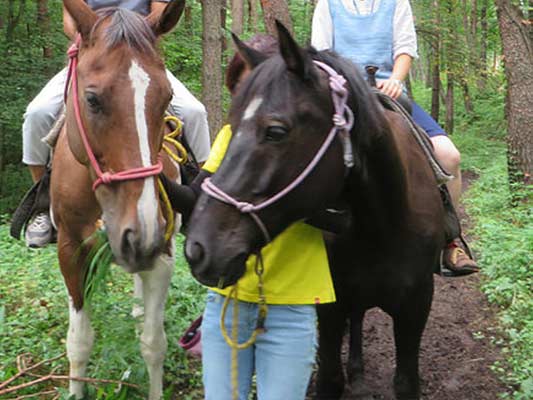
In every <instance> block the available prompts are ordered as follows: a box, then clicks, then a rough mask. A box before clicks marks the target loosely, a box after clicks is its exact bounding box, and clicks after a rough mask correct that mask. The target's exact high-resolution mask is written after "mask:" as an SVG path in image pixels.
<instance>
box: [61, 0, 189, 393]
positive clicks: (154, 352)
mask: <svg viewBox="0 0 533 400" xmlns="http://www.w3.org/2000/svg"><path fill="white" fill-rule="evenodd" d="M64 5H65V7H66V9H67V10H68V11H69V13H70V14H71V15H72V16H73V18H74V20H75V22H76V25H77V29H78V31H79V33H80V36H81V41H80V43H79V46H78V47H79V48H78V49H77V48H73V50H72V51H71V52H70V55H71V57H72V60H73V64H72V65H75V64H74V62H76V63H77V65H75V69H74V70H73V74H72V79H71V87H70V90H69V92H68V99H67V104H66V125H65V127H64V128H63V130H62V132H61V133H60V136H59V139H58V143H57V146H56V148H55V153H54V157H53V169H52V180H51V182H52V183H51V203H52V211H53V221H54V224H55V226H56V227H57V231H58V246H57V247H58V253H59V254H58V255H59V263H60V266H61V272H62V274H63V277H64V279H65V283H66V285H67V289H68V294H69V300H70V301H69V304H70V319H69V330H68V335H67V353H68V358H69V361H70V375H71V376H76V377H83V376H84V375H85V372H86V367H87V363H88V360H89V355H90V352H91V349H92V345H93V341H94V331H93V329H92V327H91V323H90V318H89V312H88V305H87V304H84V298H83V293H84V280H85V275H86V272H87V271H86V267H85V265H86V263H85V258H86V256H87V254H88V253H89V251H90V246H85V245H82V243H84V241H85V240H86V239H87V238H88V237H90V236H91V234H92V233H93V232H94V231H95V222H96V221H97V220H98V219H100V218H102V219H103V221H104V224H105V228H106V232H107V236H108V239H109V244H110V247H111V249H112V251H113V256H114V259H115V261H116V262H117V263H118V264H120V265H121V266H123V267H124V269H125V270H126V271H128V272H131V273H134V281H135V292H134V295H135V296H136V297H139V298H142V299H143V301H144V310H142V309H141V307H136V309H134V315H136V316H141V315H142V314H144V328H143V330H142V334H141V352H142V355H143V357H144V359H145V361H146V364H147V368H148V372H149V375H150V392H149V398H150V399H151V400H153V399H159V398H160V397H161V395H162V377H163V361H164V357H165V352H166V347H167V341H166V337H165V332H164V327H163V313H164V306H165V300H166V296H167V291H168V287H169V284H170V278H171V275H172V271H173V268H174V248H173V243H172V240H171V239H169V238H168V237H167V238H164V233H165V229H167V222H168V218H166V217H169V214H166V215H165V213H164V209H162V207H161V205H160V202H159V188H158V184H157V176H156V174H157V172H158V170H160V169H161V167H163V168H164V172H165V174H166V175H167V176H169V177H171V178H172V179H179V169H178V168H177V166H176V165H175V164H174V163H173V162H172V161H171V160H170V159H169V158H168V157H167V156H166V155H165V154H163V153H162V152H161V147H162V143H163V135H164V130H165V127H164V122H163V120H164V113H165V110H166V109H167V106H168V103H169V101H170V99H171V97H172V90H171V87H170V83H169V82H168V80H167V77H166V73H165V67H164V64H163V61H162V60H161V58H160V57H159V56H158V53H157V50H156V41H157V37H158V35H161V34H163V33H165V32H167V31H169V30H170V29H171V28H172V27H173V26H174V25H175V24H176V23H177V21H178V19H179V17H180V15H181V12H182V10H183V7H184V1H181V0H177V1H173V2H171V3H169V4H168V5H167V7H166V9H165V11H164V12H163V14H162V17H161V18H160V19H158V20H154V19H153V18H152V19H150V18H148V20H145V19H143V17H141V16H139V15H137V14H135V13H133V12H131V11H128V10H123V9H107V10H103V11H102V12H101V13H100V12H99V14H96V13H95V12H93V11H92V10H91V9H90V8H89V7H88V6H87V5H86V4H85V2H84V1H83V0H64ZM148 21H149V22H148ZM76 114H78V116H76ZM84 137H85V138H86V143H84V139H83V138H84ZM91 154H92V155H94V157H93V159H92V161H91V157H92V156H91ZM160 163H162V165H161V164H160ZM123 178H126V180H122V179H123ZM115 179H116V180H115ZM177 225H179V224H177ZM168 233H171V232H170V231H169V232H168ZM117 339H119V338H117ZM70 393H71V394H73V395H75V397H76V398H81V397H82V396H83V384H82V382H79V381H71V382H70Z"/></svg>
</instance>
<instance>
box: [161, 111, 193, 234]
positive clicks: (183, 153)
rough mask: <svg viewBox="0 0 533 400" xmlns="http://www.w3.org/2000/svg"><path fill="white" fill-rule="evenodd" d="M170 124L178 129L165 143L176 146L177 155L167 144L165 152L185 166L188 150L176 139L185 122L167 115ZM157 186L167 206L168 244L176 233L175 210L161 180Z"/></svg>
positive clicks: (169, 134)
mask: <svg viewBox="0 0 533 400" xmlns="http://www.w3.org/2000/svg"><path fill="white" fill-rule="evenodd" d="M168 122H173V123H174V124H176V129H174V130H173V131H172V132H170V133H168V134H166V135H165V137H164V142H167V143H168V144H169V145H171V146H174V148H175V149H176V153H174V152H172V150H171V149H170V147H169V146H167V145H166V144H165V143H163V150H165V152H166V153H167V154H168V156H169V157H170V158H172V159H173V160H174V161H176V162H177V163H178V164H184V163H185V162H186V161H187V159H188V155H187V150H186V149H185V147H183V145H182V144H181V143H180V142H178V141H177V140H176V138H177V137H178V136H179V135H180V134H181V132H182V128H183V122H181V120H180V119H179V118H177V117H175V116H173V115H167V116H166V117H165V123H168ZM157 186H158V187H159V193H160V194H161V201H162V202H163V204H164V205H165V210H166V212H165V214H166V215H165V217H166V220H167V227H166V229H165V242H168V241H169V240H170V238H171V237H172V234H173V233H174V210H173V209H172V205H171V204H170V199H169V198H168V194H167V192H166V190H165V187H164V186H163V183H162V182H161V179H159V178H158V179H157Z"/></svg>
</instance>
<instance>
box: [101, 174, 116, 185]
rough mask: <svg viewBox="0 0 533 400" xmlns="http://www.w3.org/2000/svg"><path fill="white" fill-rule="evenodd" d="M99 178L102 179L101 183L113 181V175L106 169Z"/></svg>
mask: <svg viewBox="0 0 533 400" xmlns="http://www.w3.org/2000/svg"><path fill="white" fill-rule="evenodd" d="M100 179H101V180H102V183H105V184H106V185H107V184H108V183H111V182H112V181H113V175H112V174H111V173H109V172H107V171H106V172H104V173H102V175H101V176H100Z"/></svg>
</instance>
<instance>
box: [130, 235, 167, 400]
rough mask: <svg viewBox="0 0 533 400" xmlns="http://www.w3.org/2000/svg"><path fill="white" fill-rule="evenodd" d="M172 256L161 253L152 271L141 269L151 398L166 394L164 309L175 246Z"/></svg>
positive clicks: (143, 350)
mask: <svg viewBox="0 0 533 400" xmlns="http://www.w3.org/2000/svg"><path fill="white" fill-rule="evenodd" d="M171 254H172V256H171V257H169V256H167V255H164V254H163V255H161V256H159V258H158V259H157V260H156V264H155V267H154V269H153V270H152V271H144V272H140V273H139V274H138V275H139V276H140V278H141V280H142V293H143V299H144V324H143V325H144V328H143V332H142V334H141V337H140V340H141V353H142V355H143V358H144V361H145V362H146V367H147V369H148V374H149V376H150V393H149V397H148V398H149V400H159V399H160V398H161V397H162V395H163V362H164V360H165V354H166V351H167V338H166V335H165V329H164V325H163V323H164V312H165V303H166V300H167V294H168V288H169V286H170V279H171V278H172V271H173V270H174V245H172V249H171Z"/></svg>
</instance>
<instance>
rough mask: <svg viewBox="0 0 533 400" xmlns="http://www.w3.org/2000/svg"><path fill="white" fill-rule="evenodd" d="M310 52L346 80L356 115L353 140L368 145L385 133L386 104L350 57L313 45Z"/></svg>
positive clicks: (352, 133)
mask: <svg viewBox="0 0 533 400" xmlns="http://www.w3.org/2000/svg"><path fill="white" fill-rule="evenodd" d="M307 51H308V53H309V54H310V55H311V58H313V60H317V61H321V62H323V63H325V64H327V65H329V66H330V67H331V68H333V69H334V70H335V71H337V73H339V74H341V75H342V76H344V78H345V79H346V81H347V83H348V90H349V93H350V95H349V97H348V103H349V104H348V105H349V106H350V108H351V110H352V111H353V113H354V117H355V123H354V126H353V128H352V131H351V135H352V140H353V141H354V142H355V143H358V144H360V145H363V146H364V147H366V145H368V144H369V142H370V140H371V139H372V138H375V137H376V135H381V134H382V133H383V132H384V129H386V127H387V125H386V123H385V115H384V114H383V107H382V106H381V105H380V103H379V101H378V99H377V97H376V96H375V94H374V93H372V91H371V90H370V87H369V85H368V83H367V82H366V80H364V79H363V77H362V76H361V73H360V72H359V70H358V69H357V67H356V66H355V64H353V63H352V62H351V61H350V60H348V59H346V58H343V57H341V56H339V55H338V54H337V53H335V52H333V51H329V50H325V51H317V50H315V49H314V48H313V47H310V48H309V49H307Z"/></svg>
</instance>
